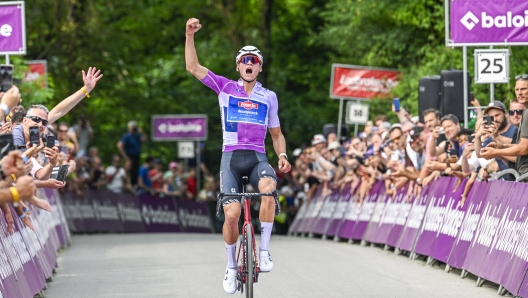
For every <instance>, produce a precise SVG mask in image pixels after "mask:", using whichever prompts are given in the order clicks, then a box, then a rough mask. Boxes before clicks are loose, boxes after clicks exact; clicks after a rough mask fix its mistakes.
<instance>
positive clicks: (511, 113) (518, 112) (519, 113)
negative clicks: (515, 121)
mask: <svg viewBox="0 0 528 298" xmlns="http://www.w3.org/2000/svg"><path fill="white" fill-rule="evenodd" d="M523 112H524V110H509V111H508V113H509V114H510V116H513V115H515V114H516V113H517V115H519V116H522V114H523Z"/></svg>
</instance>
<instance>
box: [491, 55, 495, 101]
mask: <svg viewBox="0 0 528 298" xmlns="http://www.w3.org/2000/svg"><path fill="white" fill-rule="evenodd" d="M490 49H493V46H490ZM494 100H495V84H493V83H491V84H490V102H493V101H494Z"/></svg>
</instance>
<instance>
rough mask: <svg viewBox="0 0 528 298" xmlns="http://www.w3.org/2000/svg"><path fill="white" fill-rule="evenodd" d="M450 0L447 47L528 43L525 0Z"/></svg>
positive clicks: (527, 20)
mask: <svg viewBox="0 0 528 298" xmlns="http://www.w3.org/2000/svg"><path fill="white" fill-rule="evenodd" d="M447 3H448V4H449V5H450V26H449V28H450V37H449V38H448V41H447V45H448V46H456V45H503V46H507V45H515V44H518V45H519V44H528V30H527V29H528V17H527V14H526V1H519V0H514V1H490V0H480V1H473V0H451V1H446V5H447ZM446 26H447V24H446Z"/></svg>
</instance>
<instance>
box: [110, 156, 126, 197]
mask: <svg viewBox="0 0 528 298" xmlns="http://www.w3.org/2000/svg"><path fill="white" fill-rule="evenodd" d="M105 173H106V181H107V184H106V189H108V190H109V191H111V192H116V193H120V192H123V189H124V187H125V186H128V184H129V183H128V177H127V175H126V172H125V169H123V167H121V157H119V155H114V156H112V165H111V166H109V167H107V168H106V170H105Z"/></svg>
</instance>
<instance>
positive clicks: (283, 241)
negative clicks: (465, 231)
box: [45, 234, 497, 298]
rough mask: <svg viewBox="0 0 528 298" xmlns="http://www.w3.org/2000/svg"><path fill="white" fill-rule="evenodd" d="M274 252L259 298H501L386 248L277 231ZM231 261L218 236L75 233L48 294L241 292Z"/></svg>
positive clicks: (54, 297) (66, 297)
mask: <svg viewBox="0 0 528 298" xmlns="http://www.w3.org/2000/svg"><path fill="white" fill-rule="evenodd" d="M259 242H260V240H258V242H257V243H259ZM270 251H271V253H272V257H273V260H274V263H275V269H274V270H273V272H271V273H266V274H261V275H260V278H259V282H258V283H257V284H255V286H254V291H255V297H395V298H396V297H402V298H411V297H420V298H423V297H457V298H462V297H468V298H469V297H471V298H473V297H483V298H484V297H497V292H496V291H497V286H496V285H490V284H485V285H484V286H483V287H480V288H479V287H476V286H475V279H474V278H471V277H468V278H466V279H461V278H460V275H459V272H451V273H446V272H444V270H442V268H441V267H439V266H437V267H431V266H427V265H426V264H425V262H424V261H421V260H415V261H411V260H409V259H408V258H406V257H404V256H401V255H395V254H394V253H391V252H389V251H383V250H382V249H380V248H375V247H363V246H359V245H357V244H356V245H350V244H346V243H335V242H333V241H330V240H326V241H323V240H320V239H307V238H294V237H279V236H273V237H272V240H271V246H270ZM226 262H227V261H226V255H225V247H224V242H223V240H222V238H221V235H218V234H214V235H198V234H119V235H83V236H74V238H73V246H71V247H69V248H67V249H66V250H65V251H64V252H62V253H61V254H60V256H59V260H58V264H59V268H57V274H56V275H55V277H54V281H52V282H50V283H49V284H48V289H47V290H46V291H45V292H46V297H48V298H71V297H90V298H93V297H241V296H240V293H239V292H237V293H235V294H234V295H228V294H226V293H225V292H224V291H223V289H222V278H223V273H224V269H225V267H226ZM244 297H245V296H244Z"/></svg>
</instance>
